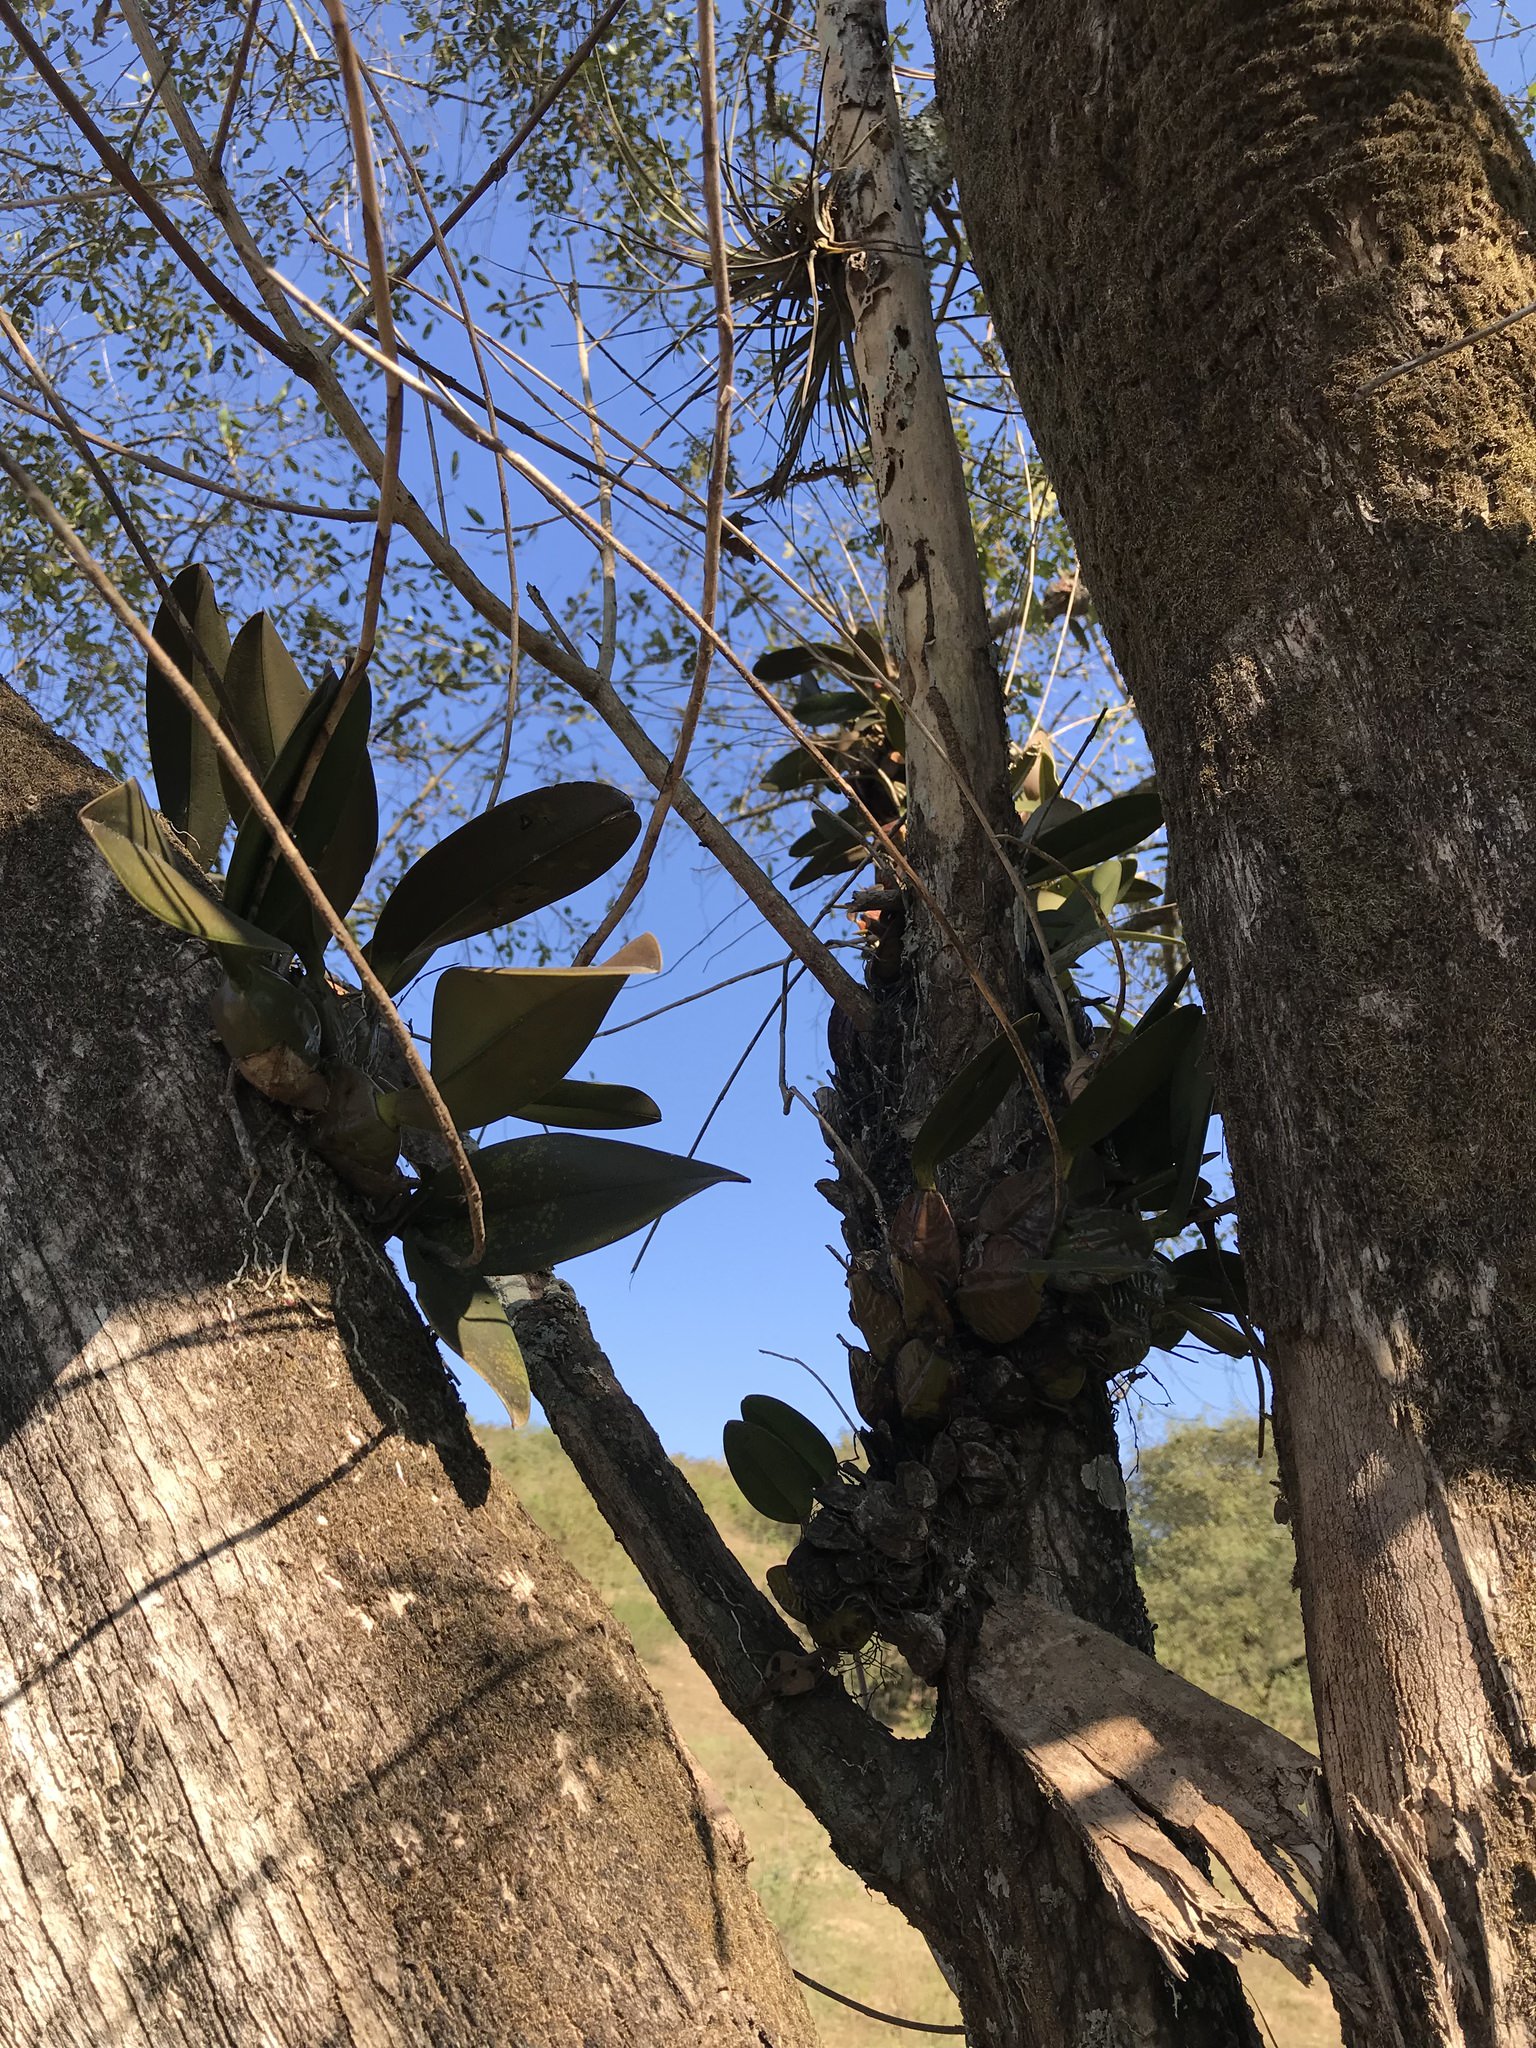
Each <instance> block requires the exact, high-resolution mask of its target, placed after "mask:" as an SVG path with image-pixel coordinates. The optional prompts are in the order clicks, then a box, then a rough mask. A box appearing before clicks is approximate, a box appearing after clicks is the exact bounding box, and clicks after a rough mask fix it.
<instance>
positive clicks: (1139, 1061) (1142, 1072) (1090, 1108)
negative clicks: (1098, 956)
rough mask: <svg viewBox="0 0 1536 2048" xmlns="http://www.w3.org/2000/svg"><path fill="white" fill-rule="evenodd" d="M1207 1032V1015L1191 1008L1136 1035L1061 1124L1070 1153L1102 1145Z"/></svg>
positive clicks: (1101, 1068)
mask: <svg viewBox="0 0 1536 2048" xmlns="http://www.w3.org/2000/svg"><path fill="white" fill-rule="evenodd" d="M1204 1029H1205V1013H1204V1011H1202V1010H1199V1009H1197V1008H1196V1007H1195V1006H1194V1005H1193V1004H1186V1005H1184V1006H1183V1007H1182V1008H1180V1009H1177V1010H1171V1011H1169V1012H1168V1014H1167V1015H1166V1016H1163V1017H1160V1018H1159V1019H1158V1020H1157V1022H1156V1023H1155V1024H1152V1025H1149V1026H1148V1027H1147V1028H1146V1029H1145V1030H1143V1031H1133V1032H1132V1033H1131V1036H1130V1037H1129V1038H1128V1039H1125V1040H1123V1041H1122V1042H1121V1043H1120V1045H1119V1046H1118V1047H1117V1048H1116V1050H1114V1051H1113V1052H1111V1053H1109V1054H1108V1055H1107V1057H1106V1058H1104V1059H1103V1060H1102V1061H1101V1062H1100V1064H1099V1065H1098V1066H1097V1067H1096V1068H1095V1069H1094V1071H1093V1073H1092V1075H1091V1076H1090V1077H1089V1080H1088V1083H1087V1085H1086V1086H1085V1087H1084V1089H1083V1091H1082V1093H1081V1094H1080V1095H1079V1096H1078V1097H1077V1099H1076V1100H1075V1101H1074V1102H1072V1103H1070V1104H1069V1105H1068V1106H1067V1108H1066V1109H1065V1110H1063V1112H1062V1113H1061V1115H1060V1116H1059V1117H1058V1118H1057V1119H1056V1129H1057V1132H1058V1134H1059V1136H1060V1138H1061V1142H1062V1144H1063V1145H1064V1146H1066V1148H1067V1150H1068V1151H1069V1152H1080V1151H1082V1150H1084V1149H1085V1148H1086V1147H1087V1146H1089V1145H1097V1144H1098V1143H1099V1141H1100V1139H1101V1138H1107V1137H1108V1136H1109V1134H1110V1133H1111V1131H1113V1130H1114V1129H1115V1128H1116V1127H1117V1126H1118V1125H1120V1124H1122V1123H1124V1122H1125V1121H1126V1119H1127V1118H1128V1117H1130V1116H1132V1115H1134V1114H1135V1112H1136V1111H1137V1110H1138V1109H1139V1108H1140V1107H1141V1105H1142V1104H1143V1103H1144V1102H1146V1101H1147V1100H1148V1098H1149V1097H1150V1096H1151V1095H1152V1093H1153V1091H1154V1090H1155V1089H1158V1088H1161V1087H1164V1086H1165V1085H1166V1084H1167V1082H1168V1081H1169V1080H1170V1079H1171V1077H1172V1075H1173V1072H1174V1069H1175V1068H1176V1067H1177V1066H1178V1063H1179V1060H1180V1058H1181V1057H1182V1055H1183V1053H1184V1050H1185V1048H1186V1046H1187V1045H1188V1044H1189V1043H1190V1041H1191V1039H1193V1038H1195V1037H1197V1036H1198V1035H1199V1034H1200V1033H1201V1032H1203V1031H1204Z"/></svg>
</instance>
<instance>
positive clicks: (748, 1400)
mask: <svg viewBox="0 0 1536 2048" xmlns="http://www.w3.org/2000/svg"><path fill="white" fill-rule="evenodd" d="M741 1419H742V1421H743V1422H751V1423H755V1424H756V1426H757V1427H758V1428H759V1429H766V1430H767V1431H768V1432H769V1434H770V1435H771V1436H776V1437H777V1438H778V1439H779V1441H780V1442H781V1443H784V1444H787V1445H788V1446H789V1448H790V1449H791V1450H792V1451H794V1452H795V1453H796V1454H797V1455H798V1456H799V1457H801V1458H803V1459H804V1460H805V1462H806V1464H807V1465H809V1466H810V1468H811V1470H812V1471H813V1472H814V1473H815V1474H816V1477H817V1479H818V1481H820V1482H821V1483H822V1484H823V1485H830V1484H831V1482H832V1481H833V1480H834V1479H835V1478H836V1477H837V1452H836V1451H835V1450H834V1449H833V1447H832V1445H831V1443H830V1442H829V1441H828V1439H827V1437H826V1436H825V1435H824V1434H823V1433H822V1431H821V1430H819V1429H818V1428H817V1427H816V1425H815V1423H814V1422H812V1420H811V1418H810V1417H809V1416H808V1415H802V1414H801V1413H800V1410H799V1409H798V1408H791V1406H790V1405H789V1403H788V1402H787V1401H780V1400H778V1399H776V1398H775V1397H774V1395H772V1394H744V1395H743V1396H742V1401H741Z"/></svg>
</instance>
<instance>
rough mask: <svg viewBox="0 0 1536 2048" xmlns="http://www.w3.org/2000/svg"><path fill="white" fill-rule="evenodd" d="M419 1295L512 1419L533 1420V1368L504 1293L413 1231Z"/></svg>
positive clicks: (408, 1244) (411, 1254) (409, 1261)
mask: <svg viewBox="0 0 1536 2048" xmlns="http://www.w3.org/2000/svg"><path fill="white" fill-rule="evenodd" d="M401 1249H402V1251H403V1252H404V1254H405V1270H406V1271H407V1273H409V1274H410V1276H411V1284H412V1286H413V1287H414V1288H415V1289H416V1300H417V1303H418V1305H419V1307H420V1309H421V1312H422V1314H423V1316H425V1318H426V1320H427V1321H428V1323H430V1324H431V1326H432V1329H433V1330H434V1331H435V1333H436V1334H437V1335H438V1336H439V1337H440V1338H441V1339H442V1340H443V1342H444V1343H445V1344H446V1345H447V1346H448V1349H449V1350H450V1351H453V1352H456V1353H457V1354H458V1356H459V1357H460V1358H462V1359H463V1361H464V1363H465V1364H466V1365H468V1366H472V1367H473V1368H474V1370H475V1371H476V1372H477V1373H478V1374H479V1375H480V1377H481V1379H483V1380H484V1381H485V1383H486V1385H487V1386H488V1387H489V1388H490V1389H491V1392H492V1393H493V1394H495V1395H496V1397H497V1398H498V1399H499V1400H500V1401H501V1403H502V1405H503V1406H504V1407H505V1409H506V1411H507V1413H508V1415H510V1416H511V1418H512V1426H513V1428H514V1429H521V1428H522V1426H523V1424H524V1423H525V1422H526V1421H527V1420H528V1409H529V1405H530V1403H529V1393H528V1368H527V1366H526V1365H525V1364H524V1363H523V1354H522V1350H521V1347H520V1346H519V1344H518V1341H517V1338H516V1337H515V1336H514V1335H513V1331H512V1325H511V1324H510V1323H509V1322H508V1321H507V1312H506V1310H505V1309H504V1308H503V1307H502V1305H501V1301H500V1299H499V1298H498V1296H497V1295H496V1294H495V1293H494V1292H493V1290H492V1289H491V1288H489V1287H488V1286H487V1285H486V1284H485V1282H484V1281H483V1280H482V1279H480V1278H479V1276H478V1275H477V1274H474V1273H463V1272H460V1271H458V1270H457V1269H456V1268H455V1267H453V1266H445V1265H444V1264H443V1262H442V1260H441V1259H436V1258H434V1257H433V1256H432V1253H431V1251H430V1250H429V1248H428V1247H427V1246H426V1245H425V1244H424V1243H423V1242H422V1240H421V1239H420V1238H418V1237H417V1236H416V1235H415V1234H414V1233H413V1232H407V1233H406V1235H405V1237H404V1238H403V1239H402V1241H401Z"/></svg>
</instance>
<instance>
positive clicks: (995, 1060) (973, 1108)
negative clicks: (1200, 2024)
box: [912, 1015, 1040, 1188]
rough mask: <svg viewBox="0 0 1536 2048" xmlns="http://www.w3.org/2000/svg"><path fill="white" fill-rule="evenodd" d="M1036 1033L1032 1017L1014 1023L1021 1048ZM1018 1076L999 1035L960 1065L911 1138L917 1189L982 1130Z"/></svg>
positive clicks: (1014, 1060)
mask: <svg viewBox="0 0 1536 2048" xmlns="http://www.w3.org/2000/svg"><path fill="white" fill-rule="evenodd" d="M1039 1029H1040V1019H1039V1018H1038V1017H1037V1016H1033V1015H1031V1016H1028V1017H1021V1018H1020V1019H1019V1020H1018V1022H1017V1023H1016V1024H1015V1025H1014V1033H1015V1036H1016V1037H1017V1038H1018V1040H1019V1042H1020V1044H1021V1045H1023V1046H1024V1047H1025V1049H1026V1050H1027V1049H1028V1047H1029V1046H1030V1044H1031V1043H1032V1042H1033V1040H1034V1036H1035V1033H1036V1032H1037V1031H1038V1030H1039ZM1019 1074H1020V1067H1019V1056H1018V1054H1017V1053H1016V1052H1015V1051H1014V1049H1013V1047H1012V1046H1011V1045H1010V1044H1009V1043H1008V1040H1007V1039H1006V1038H1004V1037H1002V1036H1001V1035H999V1036H998V1037H996V1038H994V1039H993V1040H992V1042H991V1044H990V1045H985V1046H983V1047H982V1049H981V1051H980V1052H979V1053H977V1055H976V1057H975V1058H974V1059H973V1060H968V1061H967V1062H966V1064H965V1065H964V1066H963V1067H962V1068H961V1069H960V1071H959V1073H958V1074H956V1076H955V1078H954V1080H953V1081H951V1082H950V1084H949V1086H948V1087H947V1088H946V1089H945V1090H944V1092H943V1093H942V1094H941V1095H940V1097H939V1099H938V1101H937V1102H936V1103H935V1104H934V1105H933V1107H932V1109H930V1110H929V1112H928V1114H927V1116H925V1117H924V1119H923V1122H922V1127H921V1129H920V1130H919V1131H918V1134H917V1136H916V1137H915V1138H914V1139H913V1140H912V1172H913V1176H914V1178H915V1179H916V1181H917V1184H918V1186H919V1187H920V1188H931V1187H933V1186H934V1185H935V1184H936V1183H935V1176H936V1175H937V1173H938V1169H939V1167H940V1166H941V1165H942V1164H943V1162H944V1161H945V1160H946V1159H949V1158H951V1157H952V1156H953V1155H954V1154H955V1153H956V1152H958V1151H959V1150H960V1148H961V1147H962V1146H963V1145H968V1144H969V1143H970V1142H971V1140H972V1138H974V1137H975V1136H976V1134H977V1133H978V1132H979V1131H981V1130H983V1129H984V1128H985V1127H986V1125H987V1124H988V1122H989V1121H990V1120H991V1118H992V1117H993V1116H994V1115H995V1114H996V1112H997V1111H998V1110H999V1109H1000V1108H1001V1107H1002V1104H1003V1102H1004V1100H1005V1098H1006V1097H1007V1094H1008V1091H1009V1090H1010V1089H1011V1088H1012V1086H1013V1084H1014V1082H1015V1081H1017V1080H1018V1078H1019Z"/></svg>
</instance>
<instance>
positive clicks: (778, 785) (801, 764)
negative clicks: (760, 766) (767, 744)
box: [757, 747, 827, 796]
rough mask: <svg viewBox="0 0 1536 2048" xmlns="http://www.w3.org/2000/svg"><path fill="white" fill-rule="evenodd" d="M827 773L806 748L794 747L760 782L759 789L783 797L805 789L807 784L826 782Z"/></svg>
mask: <svg viewBox="0 0 1536 2048" xmlns="http://www.w3.org/2000/svg"><path fill="white" fill-rule="evenodd" d="M826 779H827V778H826V771H825V769H823V767H822V765H821V763H820V762H819V761H817V760H815V759H813V758H812V756H811V755H810V754H808V753H807V752H806V750H805V748H804V747H792V748H791V749H790V751H789V752H788V753H787V754H781V755H780V756H779V758H778V760H777V761H775V762H774V764H773V766H772V767H771V768H769V769H768V770H767V771H766V772H765V773H764V774H763V776H762V777H761V778H760V780H759V782H758V785H757V786H758V788H759V789H771V790H775V791H777V793H778V794H779V795H781V796H784V795H787V794H788V792H789V791H790V790H792V789H803V788H804V787H805V786H806V784H807V783H811V782H825V781H826Z"/></svg>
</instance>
